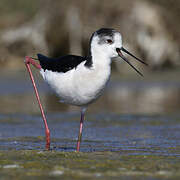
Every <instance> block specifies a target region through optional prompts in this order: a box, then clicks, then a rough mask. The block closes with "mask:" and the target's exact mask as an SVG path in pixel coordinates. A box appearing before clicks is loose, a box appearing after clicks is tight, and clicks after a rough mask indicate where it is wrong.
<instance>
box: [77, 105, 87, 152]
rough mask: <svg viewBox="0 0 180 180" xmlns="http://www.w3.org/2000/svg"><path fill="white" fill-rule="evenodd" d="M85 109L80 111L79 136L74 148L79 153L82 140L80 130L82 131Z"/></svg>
mask: <svg viewBox="0 0 180 180" xmlns="http://www.w3.org/2000/svg"><path fill="white" fill-rule="evenodd" d="M85 112H86V108H84V107H83V108H82V109H81V119H80V127H79V135H78V141H77V146H76V151H77V152H79V150H80V144H81V139H82V130H83V122H84V116H85Z"/></svg>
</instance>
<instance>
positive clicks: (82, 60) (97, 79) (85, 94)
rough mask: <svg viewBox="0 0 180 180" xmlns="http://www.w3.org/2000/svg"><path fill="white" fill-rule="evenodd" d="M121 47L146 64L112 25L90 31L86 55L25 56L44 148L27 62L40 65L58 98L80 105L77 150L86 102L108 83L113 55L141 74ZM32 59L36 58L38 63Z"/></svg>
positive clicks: (48, 132)
mask: <svg viewBox="0 0 180 180" xmlns="http://www.w3.org/2000/svg"><path fill="white" fill-rule="evenodd" d="M122 51H123V52H125V53H127V54H128V55H130V56H132V57H133V58H135V59H136V60H138V61H139V62H141V63H143V64H145V65H147V64H146V63H145V62H143V61H142V60H140V59H138V58H137V57H135V56H134V55H132V54H131V53H130V52H128V51H127V50H126V49H125V48H124V47H123V46H122V36H121V34H120V33H119V32H118V31H116V30H115V29H111V28H101V29H99V30H97V31H96V32H94V33H93V34H92V36H91V38H90V44H89V53H88V56H86V57H82V56H76V55H67V56H62V57H59V58H48V57H46V56H44V55H42V54H37V58H33V57H28V56H26V57H25V65H26V67H27V70H28V72H29V74H30V78H31V80H32V83H33V86H34V90H35V94H36V98H37V100H38V103H39V107H40V111H41V114H42V118H43V120H44V124H45V130H46V131H45V132H46V149H50V131H49V128H48V125H47V121H46V117H45V115H44V111H43V108H42V105H41V102H40V98H39V94H38V91H37V88H36V85H35V81H34V78H33V75H32V72H31V69H30V64H32V65H33V66H34V67H35V68H37V69H39V71H40V73H41V75H42V77H43V79H44V80H45V81H46V82H47V83H48V84H49V85H50V87H51V88H52V89H53V90H54V91H55V92H56V94H57V95H58V96H59V98H60V101H61V102H63V103H66V104H70V105H75V106H79V107H80V108H81V119H80V128H79V136H78V141H77V148H76V149H77V151H79V149H80V142H81V137H82V129H83V121H84V115H85V111H86V109H87V107H88V105H89V104H91V103H93V102H94V101H95V100H96V99H98V97H99V96H101V95H102V93H103V90H104V89H105V87H106V86H107V83H108V81H109V79H110V75H111V62H112V59H113V58H115V57H118V56H119V57H121V58H122V59H123V60H124V61H126V62H127V63H128V64H129V65H130V66H131V67H132V68H133V69H134V70H135V71H136V72H137V73H138V74H140V75H141V76H142V74H141V73H140V72H139V71H138V70H137V69H136V68H135V67H134V66H133V65H132V64H131V63H130V62H129V61H128V60H127V59H126V57H124V56H123V54H122ZM35 60H38V61H39V63H40V64H38V63H37V62H36V61H35Z"/></svg>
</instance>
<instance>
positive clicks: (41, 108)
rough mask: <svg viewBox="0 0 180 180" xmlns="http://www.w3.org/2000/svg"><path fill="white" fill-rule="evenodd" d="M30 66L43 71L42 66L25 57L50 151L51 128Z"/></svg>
mask: <svg viewBox="0 0 180 180" xmlns="http://www.w3.org/2000/svg"><path fill="white" fill-rule="evenodd" d="M30 64H32V65H33V66H34V67H36V68H37V69H41V66H40V64H38V63H36V62H35V61H34V60H33V59H32V58H31V57H28V56H26V57H25V65H26V68H27V70H28V72H29V75H30V78H31V81H32V84H33V87H34V91H35V94H36V98H37V101H38V104H39V108H40V111H41V115H42V118H43V121H44V125H45V132H46V149H47V150H49V149H50V131H49V128H48V124H47V120H46V117H45V114H44V110H43V107H42V105H41V101H40V98H39V93H38V90H37V87H36V84H35V81H34V77H33V74H32V71H31V68H30Z"/></svg>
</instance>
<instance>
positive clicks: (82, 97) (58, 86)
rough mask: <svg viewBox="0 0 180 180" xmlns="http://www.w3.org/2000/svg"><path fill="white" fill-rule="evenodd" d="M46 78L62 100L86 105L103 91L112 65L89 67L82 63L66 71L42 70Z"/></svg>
mask: <svg viewBox="0 0 180 180" xmlns="http://www.w3.org/2000/svg"><path fill="white" fill-rule="evenodd" d="M40 73H41V74H42V76H43V78H44V80H45V81H46V82H47V83H48V84H49V85H50V87H51V88H52V89H53V90H54V91H55V92H56V94H57V95H58V96H59V97H60V101H61V102H64V103H67V104H72V105H77V106H85V105H88V104H90V103H92V102H93V101H95V100H96V99H97V98H98V97H99V96H100V95H101V94H102V92H103V90H104V88H105V87H106V85H107V83H108V81H109V77H110V67H109V68H103V67H101V68H100V69H98V68H96V69H88V68H86V67H85V66H84V63H81V64H80V65H79V66H78V67H77V69H72V70H70V71H68V72H66V73H58V72H52V71H49V70H45V71H44V70H42V69H41V71H40Z"/></svg>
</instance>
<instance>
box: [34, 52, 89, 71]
mask: <svg viewBox="0 0 180 180" xmlns="http://www.w3.org/2000/svg"><path fill="white" fill-rule="evenodd" d="M37 57H38V60H39V62H40V65H41V67H42V69H44V71H45V70H46V69H47V70H51V71H53V72H63V73H65V72H67V71H69V70H71V69H74V68H76V67H77V66H78V65H79V64H80V63H81V62H83V61H86V58H85V57H82V56H75V55H67V56H61V57H59V58H49V57H46V56H44V55H42V54H37Z"/></svg>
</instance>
